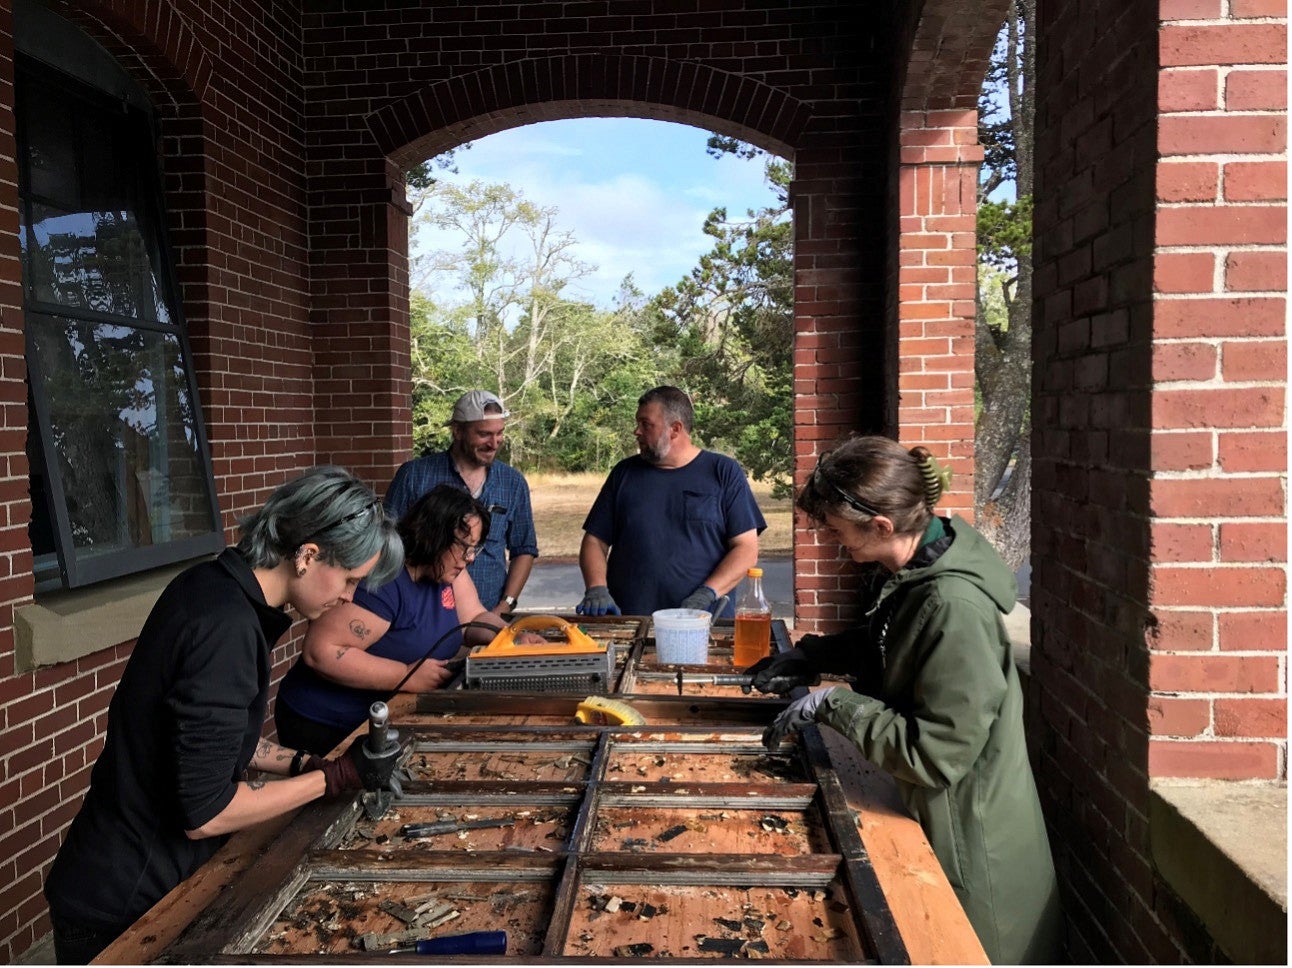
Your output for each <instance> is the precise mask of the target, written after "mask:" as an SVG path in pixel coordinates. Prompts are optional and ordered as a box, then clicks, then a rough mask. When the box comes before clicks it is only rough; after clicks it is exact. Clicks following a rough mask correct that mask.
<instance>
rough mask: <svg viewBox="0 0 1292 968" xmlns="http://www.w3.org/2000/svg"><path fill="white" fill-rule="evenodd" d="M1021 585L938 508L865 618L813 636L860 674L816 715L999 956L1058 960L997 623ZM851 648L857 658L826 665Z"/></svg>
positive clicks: (1017, 707) (1006, 653)
mask: <svg viewBox="0 0 1292 968" xmlns="http://www.w3.org/2000/svg"><path fill="white" fill-rule="evenodd" d="M944 532H945V533H944ZM939 552H940V553H939ZM1016 596H1017V584H1016V583H1015V581H1014V576H1013V575H1012V574H1011V573H1010V571H1009V569H1008V568H1007V567H1006V565H1005V563H1004V562H1003V561H1002V560H1001V558H1000V556H999V555H998V554H997V553H996V551H995V549H994V548H992V547H991V545H990V544H988V543H987V541H986V539H985V538H983V537H982V535H980V534H979V533H978V532H977V531H975V530H974V529H973V528H972V527H970V526H969V525H968V524H967V523H966V522H965V521H963V520H962V519H960V518H959V517H957V518H954V519H952V520H946V519H937V518H935V519H934V521H933V523H932V524H931V525H930V527H929V531H928V532H926V535H925V542H924V544H923V545H922V547H921V549H920V552H919V553H917V555H916V557H915V558H914V559H913V560H912V562H911V564H910V565H908V566H907V567H906V568H904V569H902V570H901V571H899V572H897V573H896V574H893V575H891V576H890V577H889V578H888V580H887V581H885V582H884V583H883V585H882V587H881V588H880V589H879V592H878V595H877V596H876V597H875V599H874V600H873V602H872V603H871V604H870V606H869V608H868V610H867V612H866V615H867V618H868V620H869V626H868V627H867V628H863V629H861V630H856V631H853V632H851V633H843V634H841V635H838V636H827V637H824V638H822V639H818V644H817V649H816V650H815V651H816V653H817V657H818V659H819V660H821V666H822V668H823V671H848V672H852V673H854V674H855V675H857V676H858V680H857V683H856V685H855V686H854V687H853V688H854V690H856V691H852V690H849V689H844V688H837V689H834V690H833V691H832V693H831V694H830V696H829V697H828V698H827V699H826V701H825V702H824V703H823V704H822V706H821V708H820V709H819V710H818V712H817V721H818V722H821V723H825V724H826V725H828V726H830V727H832V728H834V729H836V730H838V731H839V732H840V733H842V734H843V735H844V736H847V737H848V738H849V739H850V740H851V741H852V742H853V743H855V744H856V745H857V747H858V748H859V749H860V750H861V752H862V753H863V754H864V755H865V756H866V758H867V759H869V760H870V761H871V762H872V763H874V764H876V765H877V766H879V767H880V768H882V769H883V770H885V771H886V772H887V773H889V774H891V775H892V776H893V777H894V779H895V780H896V781H897V786H898V788H899V789H900V791H901V794H902V798H903V799H904V800H905V802H906V805H907V807H908V809H910V811H911V812H912V813H913V814H914V815H915V818H916V819H917V820H918V821H919V823H920V826H921V827H923V828H924V832H925V834H926V835H927V837H928V839H929V843H930V844H931V845H932V847H933V851H934V853H935V854H936V855H937V858H938V861H939V862H940V863H941V865H942V869H943V870H944V871H945V872H946V875H947V879H948V880H949V881H950V882H951V886H952V888H954V889H955V892H956V895H957V896H958V897H959V899H960V903H961V904H962V905H963V906H964V909H965V912H966V913H967V914H968V916H969V921H970V923H971V924H972V925H973V927H974V930H975V931H976V932H977V934H978V938H979V940H980V941H981V942H982V945H983V948H984V949H985V950H986V952H987V955H988V957H989V958H991V960H992V962H993V963H996V964H1031V963H1040V962H1046V963H1052V962H1054V961H1055V960H1057V959H1058V958H1059V957H1060V956H1061V948H1060V945H1059V942H1060V932H1061V915H1060V911H1059V902H1058V888H1057V884H1056V881H1055V875H1054V863H1053V861H1052V859H1051V857H1050V846H1049V841H1048V840H1047V838H1046V833H1045V822H1044V820H1043V818H1042V816H1041V805H1040V801H1039V800H1038V798H1037V794H1036V785H1035V783H1034V782H1033V779H1032V770H1031V766H1030V765H1029V763H1028V759H1027V748H1026V746H1025V744H1024V737H1023V693H1022V689H1021V687H1020V685H1019V681H1018V672H1017V670H1016V669H1015V668H1014V659H1013V654H1012V651H1011V647H1010V640H1009V636H1008V635H1007V634H1006V632H1005V626H1004V624H1003V622H1002V616H1003V615H1005V614H1006V613H1008V612H1009V611H1010V610H1011V609H1012V608H1013V607H1014V602H1015V599H1016ZM840 647H843V648H842V649H841V648H840ZM845 649H846V653H847V654H849V655H850V661H848V662H847V665H848V666H850V668H834V669H833V670H830V669H829V666H831V665H834V666H838V665H839V659H840V658H842V656H843V654H844V650H845ZM804 651H805V652H807V653H808V654H809V655H812V653H813V650H812V649H811V648H810V646H807V644H806V643H805V648H804ZM831 653H833V656H832V655H831ZM831 658H833V659H834V660H835V661H833V662H832V661H830V660H831Z"/></svg>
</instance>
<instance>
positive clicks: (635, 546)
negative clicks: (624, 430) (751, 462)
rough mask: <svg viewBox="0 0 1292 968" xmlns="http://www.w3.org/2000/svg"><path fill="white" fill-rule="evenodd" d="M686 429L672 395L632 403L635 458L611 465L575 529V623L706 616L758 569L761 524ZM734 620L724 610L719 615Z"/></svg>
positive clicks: (743, 485) (722, 460) (719, 463)
mask: <svg viewBox="0 0 1292 968" xmlns="http://www.w3.org/2000/svg"><path fill="white" fill-rule="evenodd" d="M694 422H695V412H694V410H693V409H692V407H691V398H690V397H688V396H687V395H686V394H685V393H684V392H683V391H682V390H679V389H678V388H677V387H669V386H662V387H656V388H655V389H653V390H651V391H649V392H648V393H646V394H644V395H643V396H642V398H641V399H640V400H638V401H637V426H636V428H635V429H634V430H633V436H634V437H636V438H637V448H638V450H639V451H640V453H638V454H637V455H636V456H634V457H626V458H624V459H623V460H621V461H620V462H619V463H618V464H616V465H615V467H614V469H613V470H612V471H611V472H610V476H609V477H608V478H606V482H605V484H603V485H602V487H601V493H600V494H598V495H597V499H596V501H595V502H593V505H592V510H591V511H589V512H588V517H587V519H586V520H585V521H584V522H583V530H584V535H583V544H582V546H581V547H580V548H579V568H580V569H581V570H582V572H583V584H584V586H585V587H586V589H587V590H586V591H585V592H584V595H583V600H582V601H581V602H579V605H578V607H577V608H576V611H577V612H578V613H579V614H581V615H619V614H623V615H649V614H650V613H651V612H654V611H656V610H657V609H661V608H710V607H712V605H713V603H714V602H715V601H716V600H717V599H718V598H719V597H720V596H722V595H726V594H727V593H729V592H730V591H731V590H732V589H733V588H735V587H736V585H738V584H739V583H740V580H741V579H742V578H744V577H745V572H746V571H747V570H748V569H749V568H751V567H753V566H754V565H756V564H757V563H758V535H759V534H760V533H761V532H762V531H763V529H765V528H766V527H767V522H766V521H765V520H764V519H763V514H762V512H761V511H760V510H759V509H758V504H757V502H755V500H754V494H753V491H752V490H750V487H749V481H748V480H747V479H746V478H745V472H744V470H743V469H742V468H741V466H740V465H739V464H737V463H736V462H735V461H734V460H732V459H731V458H730V457H725V456H723V455H722V454H715V453H713V452H712V451H707V450H702V449H701V448H699V447H697V446H696V445H695V444H693V443H692V442H691V428H692V426H693V425H694ZM734 611H735V610H734V607H733V605H732V604H731V603H730V602H729V603H727V605H726V607H725V608H723V609H722V610H721V611H720V612H719V613H718V614H719V615H720V616H722V615H726V616H730V615H732V614H734Z"/></svg>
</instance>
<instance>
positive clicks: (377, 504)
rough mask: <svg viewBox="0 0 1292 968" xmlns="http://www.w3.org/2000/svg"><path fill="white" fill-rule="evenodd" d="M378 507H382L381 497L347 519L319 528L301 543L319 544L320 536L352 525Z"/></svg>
mask: <svg viewBox="0 0 1292 968" xmlns="http://www.w3.org/2000/svg"><path fill="white" fill-rule="evenodd" d="M376 507H381V498H379V497H377V498H373V499H372V500H371V501H369V502H368V503H367V504H365V505H364V506H363V507H361V508H359V510H357V511H354V512H352V513H350V514H347V515H346V516H345V517H343V518H338V519H337V520H335V521H333V522H332V523H331V524H329V525H327V526H325V527H322V528H319V530H317V531H315V532H314V533H313V534H312V535H310V536H309V537H308V538H306V539H305V540H304V541H302V542H301V544H305V543H306V542H315V543H317V540H318V538H319V536H320V535H324V534H327V533H328V532H329V531H331V530H332V529H333V528H339V527H341V525H343V524H349V523H350V522H351V521H353V520H354V519H355V518H359V517H362V516H363V515H365V514H367V513H368V512H369V511H371V510H372V509H373V508H376Z"/></svg>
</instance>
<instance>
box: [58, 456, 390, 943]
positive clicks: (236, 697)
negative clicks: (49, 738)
mask: <svg viewBox="0 0 1292 968" xmlns="http://www.w3.org/2000/svg"><path fill="white" fill-rule="evenodd" d="M402 562H403V548H402V545H401V543H400V540H399V536H398V534H396V532H395V528H394V525H393V524H392V523H391V522H390V521H388V520H387V519H386V516H385V512H384V511H383V510H382V506H381V502H380V501H379V500H378V499H377V497H376V495H375V494H373V493H372V491H371V490H370V489H369V488H368V487H367V486H365V485H364V484H363V483H362V482H361V481H359V480H358V479H356V478H355V477H353V476H351V475H350V474H348V473H347V472H346V471H344V470H341V469H340V468H336V467H324V468H318V469H316V470H314V471H311V472H310V473H308V474H305V475H303V476H302V477H299V478H296V479H295V480H293V481H289V482H288V483H286V484H284V485H283V486H282V487H280V488H278V490H276V491H274V493H273V494H272V495H270V497H269V500H268V501H267V502H266V503H265V506H264V507H262V508H261V509H260V510H258V511H256V512H255V513H254V514H252V515H251V517H249V518H248V519H247V520H246V521H244V522H243V523H242V526H241V540H240V541H239V542H238V544H237V546H236V547H233V548H226V549H225V550H224V551H223V552H222V553H221V554H220V555H219V556H218V557H217V558H215V559H213V560H211V561H206V562H203V563H201V564H198V565H194V566H193V567H192V568H189V569H187V570H186V571H184V572H183V573H182V574H180V575H179V576H177V577H176V578H175V579H174V580H173V581H172V582H171V583H170V584H169V585H168V586H167V587H166V589H165V591H163V592H162V594H161V597H160V598H159V599H158V600H157V604H156V605H155V606H153V609H152V612H151V613H150V614H149V616H148V620H147V621H146V622H145V623H144V627H143V631H141V632H140V634H139V639H138V641H137V642H136V643H135V647H134V649H133V651H132V652H131V655H130V659H129V661H128V662H127V663H126V667H125V670H124V672H122V675H121V682H120V683H119V684H118V686H117V689H116V692H115V693H114V695H113V697H112V703H111V705H110V706H109V707H108V728H107V737H106V740H105V742H104V746H103V752H102V753H101V754H100V755H99V759H98V762H96V763H95V764H94V770H93V772H92V773H91V775H90V789H89V792H88V794H87V795H86V797H85V802H84V803H83V805H82V806H81V810H80V812H79V813H78V814H77V815H76V817H75V818H74V819H73V821H72V825H71V827H70V828H69V829H68V831H67V837H66V839H65V840H64V842H63V845H62V847H61V849H60V850H59V852H58V856H57V857H56V858H55V859H54V865H53V867H52V868H51V870H50V873H49V878H48V879H47V880H46V882H45V896H46V898H47V899H48V901H49V909H50V917H51V920H52V921H53V925H54V948H55V955H56V957H57V959H58V961H59V963H60V964H85V963H86V962H88V961H89V960H90V959H92V958H93V957H95V955H97V954H98V953H99V952H100V951H102V950H103V949H104V948H105V947H107V946H108V945H109V944H110V943H111V942H112V941H113V939H114V938H116V937H117V935H119V934H120V933H121V932H122V931H124V930H125V929H126V928H127V927H129V926H130V925H131V923H133V922H134V921H135V920H136V919H137V918H138V917H139V916H140V915H142V914H143V913H144V912H145V911H147V910H148V909H149V908H150V907H152V906H153V905H154V904H155V903H156V902H157V901H159V900H160V899H161V898H162V897H163V896H164V895H165V894H166V893H167V892H169V891H170V890H171V889H172V888H173V887H175V886H176V885H177V884H179V883H180V882H181V881H183V880H184V879H185V878H187V877H188V876H189V875H190V874H192V873H193V872H194V871H195V870H197V868H198V867H200V866H201V865H202V863H203V862H205V861H206V860H207V859H208V858H209V857H210V856H211V855H212V854H214V853H215V851H216V850H217V849H218V848H219V847H220V845H221V844H222V843H224V841H225V840H226V839H227V836H228V835H229V834H230V833H232V832H233V831H236V830H242V829H243V828H246V827H250V826H252V825H254V824H258V823H260V822H262V821H264V820H267V819H269V818H271V817H275V816H278V815H279V814H283V813H287V812H288V811H290V810H294V809H296V808H297V807H300V806H302V805H303V804H306V803H309V802H310V801H311V800H315V799H318V798H319V797H322V796H333V795H336V794H342V793H349V792H354V791H357V790H360V789H362V788H364V787H365V786H366V787H368V788H370V789H378V788H382V787H384V786H386V785H387V784H388V783H389V781H390V776H391V773H392V772H393V770H394V768H395V766H396V763H397V760H398V755H397V754H398V746H397V745H395V747H394V750H393V751H388V752H390V754H391V755H388V756H385V757H384V758H382V759H381V760H373V759H372V758H371V757H361V756H359V755H355V756H351V755H348V754H347V755H343V756H341V757H339V758H337V759H335V760H327V761H324V760H321V759H319V758H317V757H313V758H309V759H306V758H305V757H304V756H303V755H302V754H301V753H299V752H298V751H294V750H290V749H284V748H283V747H281V746H278V745H277V744H275V743H270V742H268V741H267V740H264V739H262V738H261V732H262V730H263V728H264V721H265V711H266V708H267V707H268V704H269V674H270V669H271V667H272V665H273V661H272V658H271V655H270V653H271V650H272V649H273V647H274V644H275V643H276V642H277V641H278V640H279V639H280V638H281V637H282V636H283V634H284V633H285V632H286V631H287V629H288V628H289V627H290V626H291V625H292V622H293V618H292V617H291V615H289V614H288V612H287V608H288V606H290V607H291V608H293V609H295V611H296V613H297V614H298V615H299V616H300V617H302V618H307V619H315V618H318V617H319V616H320V615H323V614H324V613H326V612H327V611H328V610H330V609H331V608H333V607H335V606H336V605H338V604H340V603H343V602H348V601H349V600H350V599H351V597H352V596H353V595H354V591H355V588H356V587H357V586H358V585H359V583H360V582H362V581H367V582H370V583H378V584H379V583H381V582H384V581H386V580H387V579H388V578H389V577H390V576H391V575H393V574H394V573H395V572H396V571H397V570H398V569H399V568H400V566H401V565H402ZM360 745H361V744H355V746H356V747H358V746H360ZM248 769H254V770H256V771H257V776H256V777H255V778H250V779H249V778H248V775H247V773H246V771H247V770H248ZM260 774H278V775H280V776H282V777H283V779H282V780H279V781H275V782H272V783H266V782H265V781H264V780H263V779H260V778H259V775H260Z"/></svg>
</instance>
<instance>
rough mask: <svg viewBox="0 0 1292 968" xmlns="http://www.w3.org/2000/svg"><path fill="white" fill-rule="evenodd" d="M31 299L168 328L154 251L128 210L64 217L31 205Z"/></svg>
mask: <svg viewBox="0 0 1292 968" xmlns="http://www.w3.org/2000/svg"><path fill="white" fill-rule="evenodd" d="M31 222H32V224H31V231H30V232H29V233H28V235H29V240H28V241H29V242H30V247H29V260H28V270H29V279H28V284H29V285H30V286H31V293H32V298H33V299H35V300H36V301H37V302H40V303H51V304H53V305H56V306H61V307H64V308H67V309H87V310H90V311H92V312H97V313H111V314H113V315H119V316H128V317H132V318H134V319H141V320H148V321H150V322H162V323H169V322H170V321H171V320H170V311H169V310H168V309H167V306H166V301H165V296H164V292H163V289H162V282H161V279H160V278H159V273H158V272H157V267H156V255H155V252H156V250H155V249H154V247H153V246H151V245H149V243H148V241H147V240H146V239H145V237H144V233H143V231H142V230H141V227H140V224H139V221H138V219H137V218H136V217H135V215H134V213H133V212H130V211H93V212H69V211H65V210H62V209H57V208H54V207H52V206H50V205H41V204H33V205H32V207H31Z"/></svg>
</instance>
